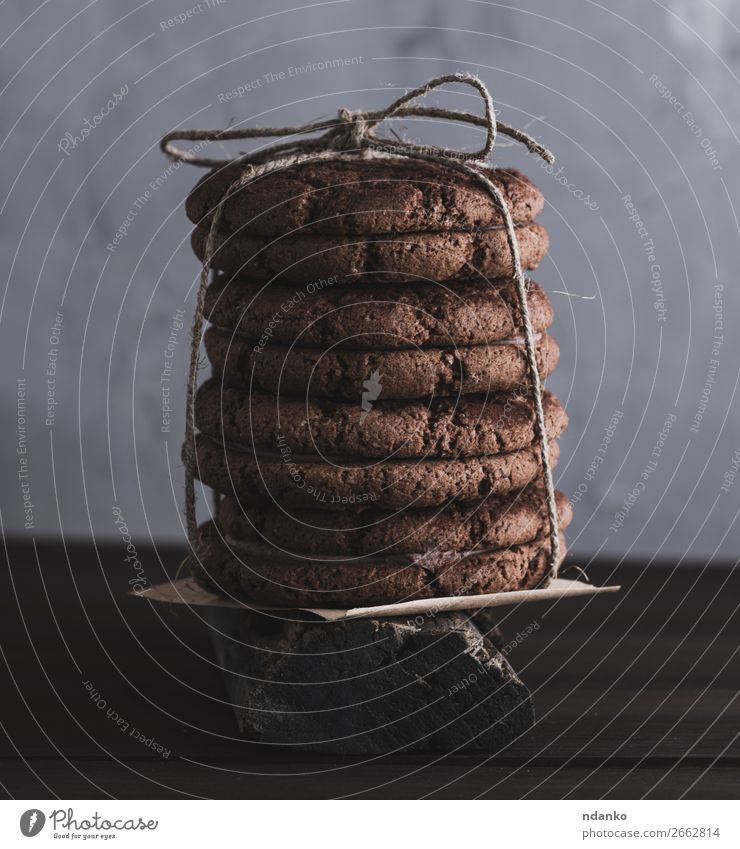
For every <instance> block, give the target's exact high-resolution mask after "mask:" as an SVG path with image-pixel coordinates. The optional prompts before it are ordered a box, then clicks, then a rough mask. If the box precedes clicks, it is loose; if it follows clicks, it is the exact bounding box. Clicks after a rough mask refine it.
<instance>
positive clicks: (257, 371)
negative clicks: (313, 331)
mask: <svg viewBox="0 0 740 849" xmlns="http://www.w3.org/2000/svg"><path fill="white" fill-rule="evenodd" d="M204 344H205V349H206V353H207V354H208V359H209V360H210V362H211V364H212V365H213V369H214V374H216V375H221V376H223V378H224V381H225V382H226V383H229V384H232V385H244V386H248V387H250V386H251V389H252V390H255V389H256V390H262V391H264V392H268V393H279V394H280V395H281V396H282V395H283V394H286V395H299V396H302V397H305V396H306V395H307V394H308V396H309V397H310V398H319V397H324V398H332V397H333V398H341V399H345V400H354V401H356V402H357V403H358V404H360V403H362V399H363V393H364V392H369V393H370V394H369V395H366V396H365V399H366V401H369V402H371V403H374V402H375V401H377V400H379V399H380V398H381V397H382V398H384V399H390V398H426V397H432V396H436V395H445V396H450V395H453V396H454V395H458V394H476V393H477V394H486V393H490V392H494V391H501V390H509V389H514V388H515V387H517V386H520V385H522V384H524V383H526V381H527V377H528V370H527V362H526V356H525V352H524V349H523V346H522V345H521V344H492V345H466V346H457V347H454V348H412V349H406V348H401V349H391V350H371V351H369V350H344V349H340V348H330V349H328V350H325V349H322V348H298V347H293V348H290V347H283V346H280V345H273V344H270V343H269V342H268V343H267V344H266V346H265V347H264V348H263V347H261V346H260V345H259V344H257V345H255V344H254V343H253V342H250V341H249V340H247V339H244V338H243V337H241V336H237V335H233V334H232V333H231V332H229V331H224V330H220V329H219V328H216V327H209V328H208V330H207V331H206V333H205V334H204ZM559 356H560V349H559V348H558V345H557V342H556V341H555V340H554V339H553V338H552V337H551V336H548V335H547V334H543V335H542V336H541V338H540V339H539V341H538V342H537V364H538V370H539V373H540V375H541V377H543V378H545V377H547V376H548V375H549V374H551V373H552V371H553V370H554V369H555V366H556V365H557V361H558V358H559ZM371 395H372V396H373V397H370V396H371ZM365 406H367V404H365Z"/></svg>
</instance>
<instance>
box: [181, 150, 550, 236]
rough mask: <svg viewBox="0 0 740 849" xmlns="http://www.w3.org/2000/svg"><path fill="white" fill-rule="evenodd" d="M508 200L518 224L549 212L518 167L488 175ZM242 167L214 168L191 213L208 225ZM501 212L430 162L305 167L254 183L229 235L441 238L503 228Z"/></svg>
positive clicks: (478, 188)
mask: <svg viewBox="0 0 740 849" xmlns="http://www.w3.org/2000/svg"><path fill="white" fill-rule="evenodd" d="M481 171H482V172H483V173H484V174H485V175H486V176H487V177H489V179H491V180H492V181H493V182H494V183H495V184H496V186H497V187H498V188H499V190H500V191H501V193H502V194H503V196H504V200H505V201H506V203H507V205H508V207H509V210H510V212H511V215H512V218H513V220H514V222H515V223H517V224H523V223H527V222H529V221H532V220H533V219H534V218H535V217H536V216H537V215H539V213H540V212H541V211H542V209H543V207H544V198H543V196H542V193H541V192H540V190H539V189H538V188H537V187H536V186H535V185H534V184H533V183H532V182H531V181H530V180H528V179H527V177H525V176H524V174H522V173H521V172H520V171H517V170H515V169H514V168H506V169H504V168H496V169H494V168H481ZM240 173H241V169H240V168H239V167H238V166H229V167H226V168H220V169H214V170H212V171H210V172H209V173H208V174H206V175H205V176H204V177H203V178H202V179H201V180H200V181H199V182H198V183H197V184H196V186H195V188H194V189H193V190H192V191H191V193H190V195H189V196H188V199H187V201H186V204H185V209H186V212H187V215H188V218H190V220H191V221H193V222H195V223H196V224H198V223H206V222H207V221H208V220H209V219H210V216H211V215H212V214H213V211H214V210H215V208H216V206H217V205H218V203H219V201H220V200H221V198H222V196H223V194H224V193H225V192H226V190H227V189H228V188H229V186H230V185H232V184H233V183H234V181H235V180H237V179H238V177H239V174H240ZM502 224H503V218H502V215H501V212H500V210H499V209H498V208H497V207H496V205H495V204H494V202H493V200H492V199H491V197H490V195H489V194H488V193H487V192H486V190H485V189H484V188H483V186H482V185H481V184H479V183H478V182H477V181H476V180H475V179H474V178H473V177H469V176H468V175H466V174H461V173H460V172H458V171H453V170H451V169H449V168H445V167H444V166H443V165H439V164H437V163H433V162H424V161H423V160H414V161H411V160H405V159H401V160H399V159H384V158H378V157H371V158H367V159H361V158H353V159H351V160H341V159H337V160H331V161H324V162H312V163H305V164H303V165H298V166H294V167H292V168H286V169H281V170H278V171H272V172H269V173H268V174H265V175H264V176H262V177H259V178H258V179H256V180H254V181H253V182H251V183H248V184H247V185H246V186H245V187H244V188H243V189H241V190H239V191H237V192H235V193H234V195H233V196H232V197H231V198H230V199H229V200H228V201H227V202H226V203H225V204H224V208H223V212H222V221H221V227H222V229H229V230H238V231H239V232H240V233H241V234H242V235H254V236H276V235H284V234H286V233H291V232H293V231H296V230H298V231H300V232H301V233H309V232H311V233H323V234H336V235H361V234H369V233H372V234H375V233H409V232H419V231H427V232H442V231H448V230H471V229H476V228H485V227H498V226H501V225H502Z"/></svg>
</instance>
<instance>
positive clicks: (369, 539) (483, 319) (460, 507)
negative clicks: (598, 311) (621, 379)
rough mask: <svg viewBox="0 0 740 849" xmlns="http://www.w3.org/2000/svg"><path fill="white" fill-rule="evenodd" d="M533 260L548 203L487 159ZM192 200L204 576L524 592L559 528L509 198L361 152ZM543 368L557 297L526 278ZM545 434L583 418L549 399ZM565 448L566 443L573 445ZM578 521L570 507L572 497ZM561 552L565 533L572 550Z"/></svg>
mask: <svg viewBox="0 0 740 849" xmlns="http://www.w3.org/2000/svg"><path fill="white" fill-rule="evenodd" d="M485 173H486V174H487V176H488V177H489V178H490V179H491V180H493V181H494V182H495V183H496V185H497V186H498V187H499V189H500V191H501V192H502V194H503V196H504V198H505V199H506V202H507V205H508V207H509V209H510V211H511V215H512V218H513V220H514V222H515V224H516V233H517V239H518V242H519V248H520V253H521V260H522V265H523V267H524V268H534V267H536V266H537V264H538V263H539V262H540V260H541V259H542V257H543V256H544V254H545V252H546V250H547V233H546V231H545V229H544V227H542V225H540V224H538V223H536V222H535V221H534V219H535V217H536V216H537V215H538V213H539V212H540V211H541V210H542V207H543V205H544V201H543V198H542V195H541V193H540V192H539V191H538V189H537V188H536V187H535V186H534V185H533V184H532V183H531V182H530V181H529V180H528V179H527V178H526V177H525V176H524V175H523V174H521V173H519V172H518V171H515V170H502V169H495V170H494V169H485ZM239 176H240V172H239V168H238V166H236V165H232V166H228V167H225V168H221V169H217V170H213V171H211V172H209V173H208V174H207V175H206V176H205V177H204V178H203V179H202V180H201V181H200V182H199V183H198V184H197V186H196V187H195V188H194V190H193V191H192V192H191V194H190V196H189V198H188V202H187V213H188V216H189V218H190V219H191V220H192V221H193V222H194V223H195V224H196V228H195V231H194V233H193V240H192V243H193V248H194V250H195V253H196V254H197V256H198V257H199V258H200V259H201V260H202V259H203V258H204V252H205V249H206V241H207V238H208V234H209V230H210V228H211V223H212V220H213V214H214V210H215V209H216V208H217V207H218V205H219V203H220V202H221V200H222V198H223V197H224V195H225V193H226V192H227V190H229V188H230V187H231V191H230V192H229V196H228V198H227V199H226V201H224V202H223V204H222V207H221V213H220V216H219V219H218V224H217V228H216V230H215V231H214V242H213V247H214V253H213V256H212V259H211V266H212V268H213V269H214V277H213V280H212V282H211V283H210V285H209V288H208V290H207V293H206V303H205V317H206V318H207V319H208V321H209V322H210V324H211V326H210V327H209V328H208V330H207V331H206V333H205V348H206V352H207V355H208V358H209V360H210V362H211V365H212V368H213V374H212V377H211V378H210V379H209V380H208V381H207V382H206V383H204V384H203V385H202V386H201V387H200V389H199V390H198V394H197V397H196V406H195V423H196V426H197V429H198V433H197V435H196V437H195V446H194V451H193V456H194V461H193V462H194V473H195V475H196V476H197V477H198V478H199V479H200V480H201V481H202V482H203V483H204V484H206V485H207V486H210V487H212V488H213V489H214V490H215V491H216V492H217V493H218V494H219V498H218V499H217V509H216V510H215V515H214V516H213V518H212V520H211V521H210V522H208V523H206V524H205V525H203V526H201V528H200V533H199V543H198V550H197V555H198V560H199V562H200V567H199V568H200V571H201V577H202V578H203V579H204V580H206V581H208V582H209V583H210V584H212V585H215V586H217V587H219V588H220V589H221V590H222V591H224V592H227V593H229V594H231V595H233V596H235V597H237V598H241V599H245V600H248V601H252V602H255V603H258V604H265V605H276V606H291V605H301V606H310V607H329V606H341V607H353V606H360V605H374V604H384V603H393V602H401V601H408V600H411V599H419V598H434V597H440V596H450V595H475V594H479V593H489V592H499V591H508V590H515V589H527V588H533V587H535V586H537V585H538V584H539V583H541V582H542V581H543V579H545V578H546V576H547V572H548V563H549V555H550V550H549V542H548V528H549V526H548V520H547V512H546V509H545V502H544V494H543V490H542V469H541V465H540V459H539V456H540V455H539V447H538V444H537V441H536V438H535V415H534V406H533V401H532V395H531V390H530V385H529V384H530V380H529V375H528V372H527V363H526V358H525V353H524V340H523V338H522V333H523V331H522V317H521V313H520V308H519V304H518V300H517V294H516V287H515V285H514V282H513V280H512V279H511V277H510V275H511V269H512V259H511V255H510V251H509V248H508V245H507V240H506V231H505V229H504V226H503V218H502V215H501V212H500V210H499V209H497V207H496V206H495V204H494V203H493V202H492V200H491V198H490V196H489V195H488V194H487V193H486V192H485V190H484V189H483V188H482V187H481V186H480V184H479V183H478V182H477V181H476V180H475V179H473V178H471V177H468V176H467V175H461V174H460V173H459V172H455V171H452V170H450V169H446V168H445V167H443V166H441V165H438V164H435V163H431V162H425V161H411V160H399V159H395V158H390V157H381V156H376V155H373V156H368V157H359V156H357V157H344V158H338V159H333V160H327V161H321V162H313V163H304V164H302V165H296V166H294V167H292V168H288V169H281V170H276V171H272V172H268V173H267V174H264V175H262V176H260V177H259V178H257V179H253V180H251V181H248V182H246V184H245V185H244V186H243V187H242V188H239V189H238V190H235V189H234V186H235V181H238V178H239ZM528 306H529V312H530V316H531V320H532V324H533V327H534V331H535V333H536V346H537V359H538V368H539V372H540V375H541V377H542V378H545V377H547V376H548V375H549V374H550V373H551V372H552V370H553V369H554V367H555V365H556V363H557V359H558V347H557V344H556V342H555V340H554V339H553V338H552V337H550V336H549V335H548V334H547V328H548V327H549V325H550V323H551V321H552V309H551V306H550V303H549V300H548V298H547V295H546V294H545V292H544V291H543V290H542V289H541V288H540V287H539V286H538V285H537V284H536V283H534V282H530V283H529V284H528ZM543 404H544V411H545V419H546V425H547V431H548V435H549V437H550V439H551V440H555V439H556V438H557V437H558V435H559V434H560V433H561V432H562V431H563V429H564V428H565V426H566V424H567V418H566V414H565V411H564V410H563V408H562V406H561V405H560V403H559V402H558V400H557V399H556V398H555V397H554V396H553V395H551V394H549V393H547V392H545V394H544V398H543ZM557 453H558V452H557V443H556V442H554V441H551V457H552V460H553V462H555V460H556V459H557ZM557 506H558V511H559V520H560V527H561V529H563V528H565V527H566V526H567V524H568V522H569V520H570V509H569V505H568V502H567V499H566V498H565V497H564V496H563V495H562V494H561V493H558V494H557ZM562 550H564V546H563V547H562Z"/></svg>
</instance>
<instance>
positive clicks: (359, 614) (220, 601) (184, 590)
mask: <svg viewBox="0 0 740 849" xmlns="http://www.w3.org/2000/svg"><path fill="white" fill-rule="evenodd" d="M619 589H620V588H619V587H618V586H609V587H595V586H594V585H593V584H588V583H586V582H585V581H570V580H567V579H565V578H555V579H554V580H552V581H551V582H550V584H549V585H548V586H547V587H545V588H544V589H540V590H517V591H515V592H506V593H489V594H487V595H467V596H448V597H445V598H427V599H421V600H419V601H404V602H401V603H399V604H382V605H379V606H377V607H352V608H348V609H346V608H345V609H342V608H326V607H291V608H285V607H284V608H279V607H263V606H260V605H253V604H247V603H246V602H241V601H237V600H236V599H233V598H229V597H228V596H225V595H222V594H221V593H218V592H216V591H214V590H210V589H207V588H206V587H204V586H202V585H201V584H200V583H199V582H198V581H196V580H195V578H192V577H187V578H179V579H178V580H176V581H172V582H165V583H162V584H157V585H156V586H153V587H148V588H147V589H145V590H144V591H143V592H139V593H134V592H132V593H130V595H136V596H138V597H139V598H146V599H149V601H159V602H166V603H169V604H187V605H192V606H195V607H236V608H240V607H241V608H244V609H245V610H285V611H288V610H294V611H295V610H301V611H305V612H307V613H314V614H316V615H317V616H320V617H321V618H322V619H326V620H327V621H332V622H334V621H337V620H340V619H367V618H370V617H386V616H417V615H419V614H422V615H424V614H429V615H433V614H436V613H444V612H445V611H449V610H479V609H480V608H482V607H503V606H505V605H512V604H523V603H526V602H530V601H546V600H548V599H558V598H575V597H577V596H587V595H596V594H598V593H613V592H617V591H618V590H619Z"/></svg>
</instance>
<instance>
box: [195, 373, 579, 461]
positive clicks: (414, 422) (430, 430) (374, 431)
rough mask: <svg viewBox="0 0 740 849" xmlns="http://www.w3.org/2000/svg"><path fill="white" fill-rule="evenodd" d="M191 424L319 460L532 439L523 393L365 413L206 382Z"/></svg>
mask: <svg viewBox="0 0 740 849" xmlns="http://www.w3.org/2000/svg"><path fill="white" fill-rule="evenodd" d="M542 401H543V406H544V411H545V422H546V424H547V432H548V435H549V436H550V438H551V439H554V438H556V437H557V436H559V435H560V434H561V433H562V432H563V431H564V430H565V428H566V426H567V424H568V417H567V415H566V413H565V410H564V409H563V407H562V405H561V404H560V402H559V401H558V399H557V398H556V397H555V396H554V395H552V394H550V393H549V392H545V393H544V394H543V398H542ZM195 423H196V425H197V427H198V429H199V430H201V431H203V432H205V433H206V434H209V435H210V436H213V437H215V438H216V439H219V440H221V441H224V442H227V443H236V444H241V445H244V446H248V447H253V448H255V449H258V450H268V451H277V450H278V447H279V446H280V445H286V446H288V447H289V448H290V450H291V451H292V452H293V453H295V454H307V455H310V454H315V455H317V456H325V457H366V458H376V459H393V458H395V459H403V458H414V457H415V458H419V457H427V458H430V459H431V458H450V457H470V456H477V455H481V454H503V453H506V452H509V451H518V450H520V449H522V448H528V447H530V446H531V444H532V442H533V440H534V407H533V404H532V400H531V398H530V397H529V395H528V393H526V392H523V393H516V392H511V393H508V394H499V395H492V396H490V397H488V398H486V397H481V396H475V395H463V396H461V397H459V398H442V397H437V398H433V399H432V400H431V401H429V402H423V401H383V400H379V401H376V402H374V403H373V405H372V408H371V410H370V411H369V412H365V411H364V410H363V409H362V405H361V404H359V403H357V401H355V402H354V403H341V402H338V401H331V400H328V399H327V400H311V401H305V400H303V399H302V398H280V399H278V398H276V397H275V396H274V395H266V394H264V393H261V392H252V393H251V394H250V393H249V392H248V391H247V390H245V389H240V388H238V387H233V386H228V385H222V384H221V383H220V381H219V380H218V379H217V378H211V379H210V380H207V381H206V382H205V383H204V384H203V385H202V386H201V387H200V388H199V389H198V394H197V397H196V402H195Z"/></svg>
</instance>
